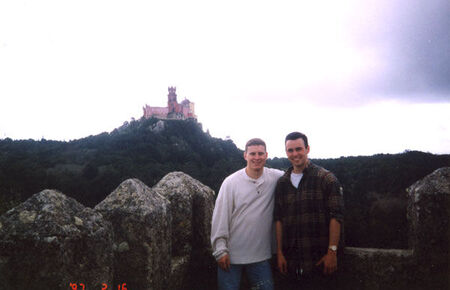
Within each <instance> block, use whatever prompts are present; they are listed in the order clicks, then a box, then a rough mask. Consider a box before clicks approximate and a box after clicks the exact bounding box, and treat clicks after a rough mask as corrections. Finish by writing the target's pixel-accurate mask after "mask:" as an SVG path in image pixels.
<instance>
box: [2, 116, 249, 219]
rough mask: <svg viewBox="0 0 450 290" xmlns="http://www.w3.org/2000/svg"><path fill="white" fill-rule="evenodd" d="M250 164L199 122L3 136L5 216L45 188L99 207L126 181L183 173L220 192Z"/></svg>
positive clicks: (146, 123) (150, 180)
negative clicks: (43, 136)
mask: <svg viewBox="0 0 450 290" xmlns="http://www.w3.org/2000/svg"><path fill="white" fill-rule="evenodd" d="M243 166H245V161H244V160H243V158H242V152H241V151H240V150H239V149H238V148H237V147H236V145H235V144H234V143H233V142H232V141H224V140H222V139H217V138H213V137H211V136H210V135H209V134H207V133H204V132H203V130H202V127H201V124H199V123H197V122H196V121H195V120H186V121H181V120H164V121H162V120H161V121H160V120H157V119H148V120H145V119H143V120H137V121H132V122H129V123H128V122H126V123H125V124H124V125H123V126H122V127H120V128H118V129H115V130H114V131H112V132H111V133H102V134H99V135H96V136H89V137H86V138H83V139H79V140H74V141H70V142H58V141H47V140H41V141H33V140H19V141H13V140H11V139H4V140H0V214H1V213H3V212H4V211H5V210H7V209H8V208H9V207H11V205H15V204H18V203H19V202H22V201H24V200H25V199H27V198H28V197H30V196H31V195H33V194H34V193H36V192H39V191H41V190H43V189H45V188H51V189H58V190H60V191H62V192H63V193H64V194H67V195H68V196H71V197H73V198H75V199H76V200H78V201H79V202H81V203H83V204H84V205H86V206H91V207H92V206H95V205H96V204H97V203H98V202H100V201H102V200H103V199H104V198H105V197H106V196H107V195H108V194H110V193H111V192H112V191H113V190H114V189H115V188H116V187H117V186H118V185H119V184H120V183H121V182H122V181H124V180H125V179H128V178H138V179H140V180H141V181H143V182H144V183H145V184H147V185H149V186H153V185H154V184H156V183H157V182H158V181H159V180H160V179H161V178H162V177H163V176H164V175H166V174H167V173H169V172H172V171H183V172H186V173H188V174H189V175H191V176H192V177H194V178H196V179H198V180H200V181H201V182H202V183H204V184H206V185H208V186H210V187H211V188H213V189H214V190H216V191H217V190H218V187H219V186H220V184H221V182H222V181H223V178H224V176H226V175H228V174H230V173H231V172H233V171H235V170H237V169H239V168H242V167H243Z"/></svg>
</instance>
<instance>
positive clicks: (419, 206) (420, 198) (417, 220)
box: [407, 167, 450, 289]
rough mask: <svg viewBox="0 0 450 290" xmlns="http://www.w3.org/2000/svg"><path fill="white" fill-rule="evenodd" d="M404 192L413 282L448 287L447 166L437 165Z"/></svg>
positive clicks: (449, 191)
mask: <svg viewBox="0 0 450 290" xmlns="http://www.w3.org/2000/svg"><path fill="white" fill-rule="evenodd" d="M407 192H408V208H407V215H408V221H409V224H410V237H409V242H410V244H411V247H412V248H413V249H414V256H415V259H416V262H417V265H418V268H417V271H416V275H415V277H416V284H419V285H422V286H423V287H426V288H427V289H449V287H450V284H449V277H450V268H449V266H450V265H449V261H450V223H449V218H450V167H444V168H440V169H437V170H436V171H434V172H433V173H431V174H430V175H428V176H426V177H425V178H423V179H422V180H419V181H417V182H416V183H414V184H413V185H411V186H410V187H409V188H408V189H407Z"/></svg>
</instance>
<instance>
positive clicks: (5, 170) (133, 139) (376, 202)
mask: <svg viewBox="0 0 450 290" xmlns="http://www.w3.org/2000/svg"><path fill="white" fill-rule="evenodd" d="M242 154H243V152H242V150H240V149H238V148H237V147H236V145H235V144H234V143H233V142H232V141H230V140H228V141H225V140H222V139H217V138H213V137H211V136H210V135H209V134H208V133H205V132H203V129H202V126H201V124H199V123H197V122H196V121H195V120H186V121H181V120H164V121H162V120H158V119H148V120H145V119H141V120H137V121H132V122H129V123H128V122H126V123H125V124H124V125H123V126H122V127H120V128H117V129H115V130H114V131H112V132H110V133H102V134H99V135H95V136H89V137H86V138H83V139H79V140H74V141H70V142H59V141H48V140H41V141H33V140H18V141H13V140H11V139H4V140H0V214H2V213H4V212H5V211H6V210H8V209H9V208H12V207H13V206H15V205H17V204H19V203H20V202H22V201H24V200H26V199H27V198H28V197H30V196H31V195H33V194H34V193H37V192H39V191H41V190H43V189H46V188H51V189H57V190H60V191H62V192H63V193H65V194H67V195H69V196H71V197H73V198H75V199H76V200H78V201H79V202H81V203H83V204H84V205H86V206H91V207H92V206H94V205H96V204H97V203H98V202H100V201H102V200H103V199H104V198H105V197H106V196H107V195H108V194H109V193H111V192H112V191H113V190H114V189H115V188H116V187H117V186H118V185H119V184H120V183H121V182H122V181H124V180H125V179H128V178H138V179H140V180H142V181H143V182H144V183H145V184H147V185H149V186H153V185H154V184H156V183H157V182H158V181H159V180H160V179H161V178H162V177H163V176H164V175H166V174H167V173H169V172H172V171H183V172H185V173H187V174H189V175H191V176H192V177H194V178H196V179H198V180H200V181H201V182H202V183H204V184H206V185H208V186H210V187H211V188H212V189H214V190H215V191H216V192H218V189H219V187H220V184H221V183H222V181H223V179H224V178H225V177H226V176H228V175H229V174H231V173H232V172H234V171H236V170H238V169H240V168H242V167H244V166H245V160H244V159H243V157H242ZM312 161H313V162H315V163H316V164H319V165H321V166H323V167H325V168H327V169H329V170H331V171H332V172H334V173H335V174H336V176H337V177H338V179H339V180H340V182H341V183H342V185H343V187H344V199H345V205H346V216H345V240H346V245H348V246H360V247H380V248H406V247H407V231H408V227H407V221H406V191H405V189H406V188H407V187H408V186H410V185H411V184H412V183H414V182H415V181H417V180H419V179H421V178H423V177H424V176H426V175H427V174H429V173H431V172H432V171H433V170H435V169H437V168H440V167H444V166H450V155H433V154H429V153H423V152H417V151H411V152H404V153H402V154H393V155H390V154H379V155H374V156H359V157H343V158H339V159H315V160H312ZM267 165H268V166H270V167H274V168H280V169H286V168H288V167H289V166H290V162H289V161H288V160H287V159H286V158H274V159H270V160H268V162H267Z"/></svg>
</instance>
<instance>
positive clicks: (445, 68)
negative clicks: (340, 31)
mask: <svg viewBox="0 0 450 290" xmlns="http://www.w3.org/2000/svg"><path fill="white" fill-rule="evenodd" d="M371 17H372V18H371ZM371 17H369V18H368V19H367V22H366V23H360V24H362V25H361V28H360V29H359V30H358V33H357V34H355V35H354V36H355V41H356V42H357V45H358V46H362V47H365V46H370V47H372V48H375V49H376V51H377V52H378V54H379V55H380V56H381V57H382V60H383V62H384V63H386V64H387V66H386V67H385V69H384V70H382V71H377V72H373V74H370V73H369V74H368V75H366V76H364V77H363V79H362V81H361V82H360V83H359V85H358V86H359V90H360V91H361V92H366V93H367V92H368V93H371V94H374V95H386V96H391V97H392V96H395V97H396V98H400V99H405V100H411V101H425V100H424V99H423V98H426V101H450V1H448V0H430V1H421V0H412V1H410V0H408V1H394V2H390V3H389V4H387V6H384V7H383V8H382V9H381V10H380V11H379V12H378V13H373V14H371ZM375 18H376V19H375Z"/></svg>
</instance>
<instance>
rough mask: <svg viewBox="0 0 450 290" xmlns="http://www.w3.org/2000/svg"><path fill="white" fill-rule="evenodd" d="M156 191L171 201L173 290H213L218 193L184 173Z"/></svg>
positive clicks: (174, 174)
mask: <svg viewBox="0 0 450 290" xmlns="http://www.w3.org/2000/svg"><path fill="white" fill-rule="evenodd" d="M153 189H154V190H155V191H157V192H158V193H160V194H161V195H163V196H165V197H166V198H167V199H168V200H169V201H170V202H171V214H172V274H171V279H170V284H169V289H211V283H214V282H212V281H214V278H212V279H210V280H209V281H208V279H207V277H215V269H216V263H215V260H214V259H213V257H212V251H211V246H210V233H211V219H212V213H213V210H214V191H213V190H212V189H210V188H209V187H207V186H205V185H203V184H202V183H201V182H199V181H198V180H196V179H194V178H192V177H191V176H189V175H187V174H185V173H183V172H172V173H169V174H167V175H166V176H164V177H163V178H162V179H161V180H160V182H158V184H156V185H155V186H154V187H153Z"/></svg>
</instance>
